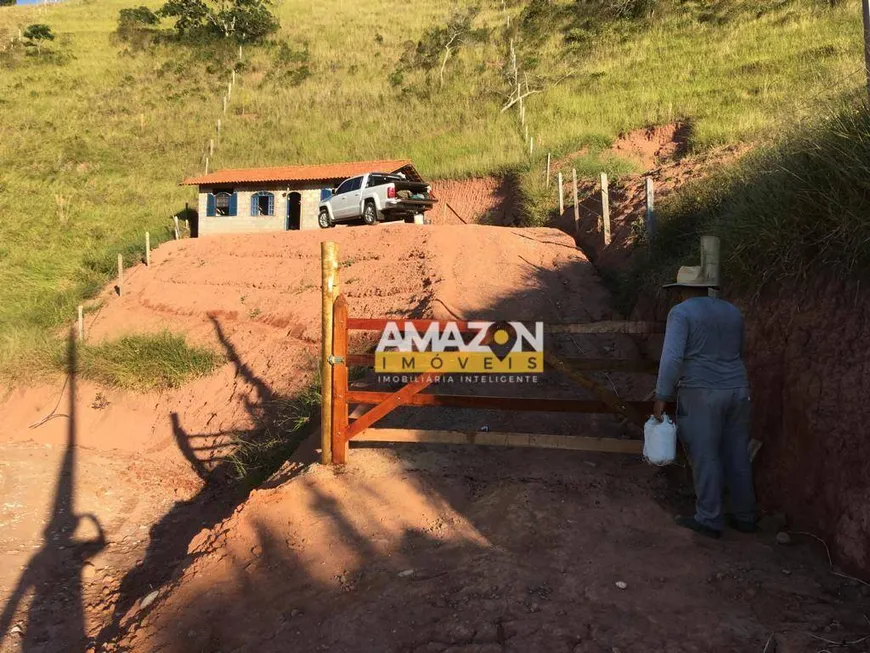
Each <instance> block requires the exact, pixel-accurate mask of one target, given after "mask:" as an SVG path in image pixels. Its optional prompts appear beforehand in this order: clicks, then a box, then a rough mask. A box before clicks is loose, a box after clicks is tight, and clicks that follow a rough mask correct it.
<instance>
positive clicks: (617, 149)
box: [554, 123, 749, 272]
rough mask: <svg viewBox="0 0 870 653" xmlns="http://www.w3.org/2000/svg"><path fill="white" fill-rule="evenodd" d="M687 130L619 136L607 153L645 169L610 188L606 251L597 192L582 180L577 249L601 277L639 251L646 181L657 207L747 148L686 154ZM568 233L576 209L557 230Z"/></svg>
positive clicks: (681, 127)
mask: <svg viewBox="0 0 870 653" xmlns="http://www.w3.org/2000/svg"><path fill="white" fill-rule="evenodd" d="M689 133H690V128H689V126H688V125H687V124H685V123H674V124H671V125H664V126H660V127H650V128H648V129H639V130H635V131H632V132H630V133H628V134H624V135H623V136H621V137H620V138H619V139H618V140H617V142H616V143H615V144H614V146H613V147H612V148H611V152H612V153H613V154H616V155H618V156H623V157H626V158H629V159H631V160H633V161H635V163H637V164H638V165H640V166H642V167H643V168H644V169H646V171H647V172H645V173H643V174H637V175H625V176H621V177H620V178H619V179H618V180H611V182H610V193H609V198H610V200H609V203H610V225H611V226H610V229H611V242H610V245H608V246H605V245H604V238H603V226H602V219H601V215H602V203H601V187H600V184H599V183H598V181H597V180H596V181H589V180H584V181H582V182H581V183H579V184H578V187H579V191H580V198H581V201H580V207H579V208H580V210H579V213H580V221H579V225H578V228H577V230H576V234H575V237H576V240H577V244H578V245H579V246H580V247H581V248H582V249H583V251H584V252H585V253H586V255H587V256H589V257H590V259H591V260H592V261H593V263H594V264H595V267H596V268H597V269H598V270H599V271H600V272H618V271H619V270H622V269H624V268H625V267H626V266H628V265H629V264H630V261H631V259H632V257H633V256H634V255H635V254H636V253H637V252H638V251H642V250H641V249H640V248H638V247H637V244H638V243H639V242H641V241H642V240H643V238H644V237H645V236H644V229H645V226H644V225H645V216H646V178H647V177H650V178H651V179H652V180H653V182H654V197H655V202H656V203H657V202H660V201H661V200H662V199H664V198H666V197H667V196H668V195H670V194H671V193H673V192H674V191H675V190H677V189H678V188H680V187H682V186H683V185H685V184H687V183H690V182H692V181H695V180H697V179H700V178H702V177H704V176H705V175H707V174H708V173H710V172H711V171H712V170H714V169H716V168H717V167H720V166H724V165H728V164H730V163H733V162H734V161H735V160H736V159H738V158H739V157H740V156H742V155H743V154H745V153H746V152H747V151H748V149H749V148H748V147H747V146H745V145H741V146H729V147H722V148H718V149H715V150H711V151H707V152H704V153H702V154H697V155H693V154H687V146H688V143H687V138H688V136H689ZM554 226H558V227H559V228H560V229H562V230H563V231H565V232H566V233H575V232H573V231H571V229H573V228H574V209H573V207H572V206H569V207H568V208H567V209H566V210H565V213H564V214H563V215H562V216H560V217H559V218H558V222H557V224H555V225H554Z"/></svg>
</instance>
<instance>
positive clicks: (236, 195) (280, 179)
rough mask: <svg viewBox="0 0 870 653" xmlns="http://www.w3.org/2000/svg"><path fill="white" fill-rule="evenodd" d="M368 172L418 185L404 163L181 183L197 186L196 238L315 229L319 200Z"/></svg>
mask: <svg viewBox="0 0 870 653" xmlns="http://www.w3.org/2000/svg"><path fill="white" fill-rule="evenodd" d="M367 172H387V173H399V172H401V173H403V174H404V175H405V176H406V177H408V178H409V179H412V180H415V181H422V179H421V178H420V175H419V174H418V173H417V171H416V170H415V169H414V165H413V164H412V163H411V162H410V161H407V160H398V161H355V162H351V163H334V164H328V165H302V166H281V167H275V168H244V169H235V170H218V171H216V172H212V173H209V174H207V175H203V176H201V177H193V178H191V179H186V180H185V181H184V182H182V184H183V185H185V186H198V187H199V202H198V216H199V217H198V225H197V229H196V232H197V235H198V236H206V235H209V234H226V233H252V232H260V231H292V230H295V229H317V228H318V225H317V214H318V207H319V204H320V202H321V200H323V199H325V198H328V197H329V196H330V194H331V193H332V190H333V189H334V188H335V187H336V186H338V184H340V183H341V182H342V181H344V180H345V179H348V178H350V177H355V176H357V175H363V174H365V173H367Z"/></svg>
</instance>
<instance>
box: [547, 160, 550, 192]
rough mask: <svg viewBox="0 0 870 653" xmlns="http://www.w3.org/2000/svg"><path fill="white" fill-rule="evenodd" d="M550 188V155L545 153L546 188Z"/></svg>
mask: <svg viewBox="0 0 870 653" xmlns="http://www.w3.org/2000/svg"><path fill="white" fill-rule="evenodd" d="M549 187H550V153H549V152H547V188H549Z"/></svg>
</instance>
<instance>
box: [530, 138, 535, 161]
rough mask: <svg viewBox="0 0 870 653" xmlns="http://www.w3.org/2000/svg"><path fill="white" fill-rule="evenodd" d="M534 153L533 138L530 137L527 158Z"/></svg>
mask: <svg viewBox="0 0 870 653" xmlns="http://www.w3.org/2000/svg"><path fill="white" fill-rule="evenodd" d="M534 151H535V137H534V136H532V137H531V138H530V139H529V156H532V154H533V153H534Z"/></svg>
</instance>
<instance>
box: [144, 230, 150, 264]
mask: <svg viewBox="0 0 870 653" xmlns="http://www.w3.org/2000/svg"><path fill="white" fill-rule="evenodd" d="M145 265H147V266H148V267H149V268H150V267H151V234H150V233H148V232H147V231H146V232H145Z"/></svg>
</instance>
